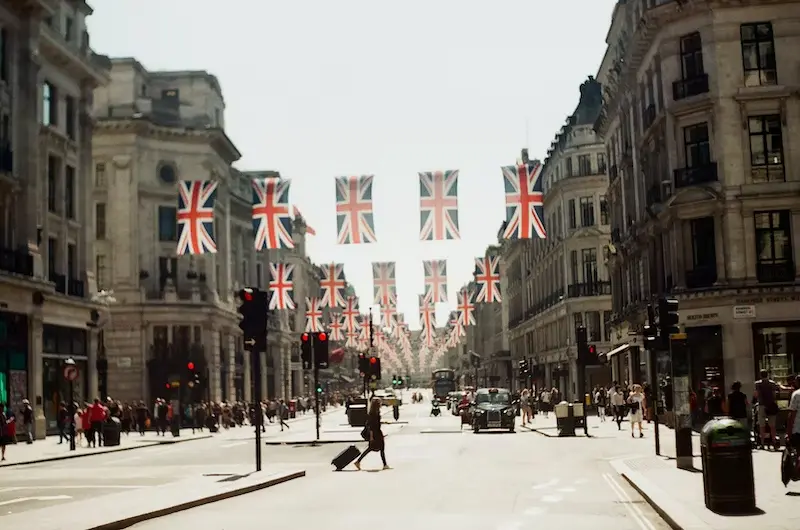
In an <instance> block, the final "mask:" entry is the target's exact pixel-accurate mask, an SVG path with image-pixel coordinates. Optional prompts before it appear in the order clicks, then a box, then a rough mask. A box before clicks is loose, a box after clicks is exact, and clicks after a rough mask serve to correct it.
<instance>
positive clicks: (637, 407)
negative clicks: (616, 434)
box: [627, 384, 647, 438]
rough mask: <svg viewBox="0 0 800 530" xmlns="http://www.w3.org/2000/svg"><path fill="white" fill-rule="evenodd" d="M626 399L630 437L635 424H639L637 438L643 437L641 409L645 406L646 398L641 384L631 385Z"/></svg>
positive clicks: (632, 436) (632, 435)
mask: <svg viewBox="0 0 800 530" xmlns="http://www.w3.org/2000/svg"><path fill="white" fill-rule="evenodd" d="M627 401H628V405H629V407H630V420H631V438H634V437H635V436H634V434H633V433H634V428H635V426H636V425H637V424H638V425H639V438H644V433H643V432H642V421H643V419H644V418H643V413H642V411H643V410H644V408H645V407H646V406H647V400H646V399H645V397H644V392H643V390H642V385H638V384H637V385H633V392H631V395H630V396H628V400H627Z"/></svg>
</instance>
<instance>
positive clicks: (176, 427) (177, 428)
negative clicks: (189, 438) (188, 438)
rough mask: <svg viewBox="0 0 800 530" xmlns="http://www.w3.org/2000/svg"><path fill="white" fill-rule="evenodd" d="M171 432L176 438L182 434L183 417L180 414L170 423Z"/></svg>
mask: <svg viewBox="0 0 800 530" xmlns="http://www.w3.org/2000/svg"><path fill="white" fill-rule="evenodd" d="M169 432H170V433H172V436H173V437H175V438H178V437H179V436H180V435H181V418H180V417H179V416H178V415H175V416H173V417H172V421H171V422H170V424H169Z"/></svg>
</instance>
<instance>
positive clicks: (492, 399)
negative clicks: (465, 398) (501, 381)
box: [475, 392, 511, 405]
mask: <svg viewBox="0 0 800 530" xmlns="http://www.w3.org/2000/svg"><path fill="white" fill-rule="evenodd" d="M475 401H477V402H478V403H479V404H480V403H489V404H491V405H508V404H509V403H511V396H509V394H508V392H489V393H486V394H478V395H477V397H476V400H475Z"/></svg>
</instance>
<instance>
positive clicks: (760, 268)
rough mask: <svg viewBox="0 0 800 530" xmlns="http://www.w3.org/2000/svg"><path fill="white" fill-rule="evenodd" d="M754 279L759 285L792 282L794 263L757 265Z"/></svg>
mask: <svg viewBox="0 0 800 530" xmlns="http://www.w3.org/2000/svg"><path fill="white" fill-rule="evenodd" d="M756 277H757V278H758V281H759V282H760V283H783V282H791V281H794V263H792V262H791V261H784V262H779V263H757V264H756Z"/></svg>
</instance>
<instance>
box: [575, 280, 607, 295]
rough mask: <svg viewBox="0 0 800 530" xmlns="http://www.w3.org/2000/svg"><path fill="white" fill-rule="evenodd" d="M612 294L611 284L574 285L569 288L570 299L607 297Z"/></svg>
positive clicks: (590, 283)
mask: <svg viewBox="0 0 800 530" xmlns="http://www.w3.org/2000/svg"><path fill="white" fill-rule="evenodd" d="M609 294H611V282H589V283H573V284H572V285H570V286H569V287H568V288H567V296H568V297H569V298H580V297H583V296H605V295H609Z"/></svg>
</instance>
